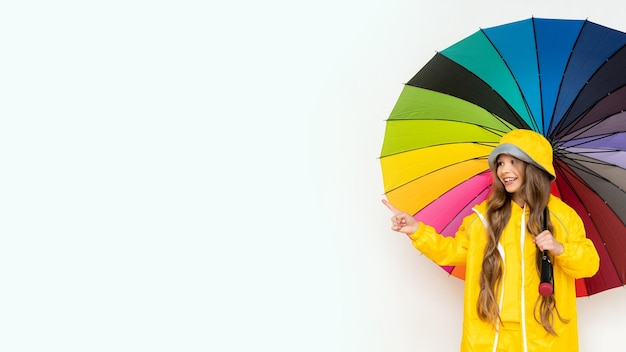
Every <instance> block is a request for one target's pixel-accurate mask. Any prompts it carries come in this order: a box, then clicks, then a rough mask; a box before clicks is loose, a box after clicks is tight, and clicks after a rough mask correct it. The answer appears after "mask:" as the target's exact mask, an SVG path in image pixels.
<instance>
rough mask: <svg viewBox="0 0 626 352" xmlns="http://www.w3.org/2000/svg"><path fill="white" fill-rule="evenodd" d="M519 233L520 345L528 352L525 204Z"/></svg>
mask: <svg viewBox="0 0 626 352" xmlns="http://www.w3.org/2000/svg"><path fill="white" fill-rule="evenodd" d="M521 226H522V228H521V231H520V232H521V233H520V248H521V255H522V285H521V298H522V299H521V303H522V307H521V309H522V345H523V346H524V352H528V341H527V339H526V297H525V294H524V283H525V282H526V281H525V278H524V275H525V270H524V269H525V266H524V244H525V243H526V204H524V207H523V208H522V224H521Z"/></svg>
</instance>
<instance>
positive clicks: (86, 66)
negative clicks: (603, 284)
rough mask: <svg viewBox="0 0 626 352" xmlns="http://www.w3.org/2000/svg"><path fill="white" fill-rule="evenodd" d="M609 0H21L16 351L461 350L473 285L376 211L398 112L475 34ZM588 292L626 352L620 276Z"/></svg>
mask: <svg viewBox="0 0 626 352" xmlns="http://www.w3.org/2000/svg"><path fill="white" fill-rule="evenodd" d="M6 3H8V2H6ZM505 4H506V5H505ZM613 4H615V2H614V1H608V0H607V1H598V0H596V1H588V0H587V1H525V2H515V3H511V4H509V3H507V2H502V1H461V0H458V1H446V0H441V1H437V2H434V1H423V0H419V1H415V0H412V1H401V0H392V1H389V0H370V1H367V0H366V1H363V0H360V1H356V0H340V1H336V0H319V1H315V2H295V1H287V0H283V1H280V0H269V1H262V2H261V1H252V0H246V1H232V2H224V3H218V2H215V3H212V2H207V1H185V0H180V1H139V0H127V1H100V2H94V1H91V2H86V1H67V0H65V1H55V2H48V1H20V2H17V1H16V2H13V3H12V5H6V4H3V5H2V7H1V8H0V48H1V49H0V50H1V53H2V54H1V55H0V63H1V65H0V72H1V74H0V87H1V91H0V102H1V103H0V109H1V110H0V121H1V123H0V156H1V159H0V162H1V164H0V169H1V172H0V185H1V187H0V190H1V193H0V206H1V208H0V239H1V242H0V350H2V351H7V352H12V351H66V352H68V351H261V350H263V351H316V352H317V351H355V352H357V351H358V352H369V351H372V352H374V351H376V352H379V351H455V350H458V344H459V341H460V337H461V330H460V327H461V315H462V311H461V305H462V286H463V283H462V281H460V280H458V279H456V278H452V277H448V276H447V275H446V274H445V273H444V272H443V270H441V269H440V268H439V267H437V266H436V265H434V264H433V263H432V262H430V261H429V260H428V259H426V258H425V257H423V256H421V255H420V254H419V253H418V252H417V251H415V250H414V249H413V248H412V247H411V245H410V242H409V241H408V239H407V238H406V237H405V236H402V235H398V234H396V233H393V232H392V231H390V230H389V217H390V214H389V212H388V211H387V209H386V208H384V207H383V206H382V204H381V203H380V199H382V197H383V189H382V178H381V172H380V166H379V163H378V159H377V157H378V154H379V152H380V148H381V146H382V138H383V133H384V128H385V125H384V120H385V119H386V118H387V116H388V114H389V113H390V111H391V109H392V108H393V105H394V104H395V101H396V99H397V97H398V95H399V93H400V91H401V89H402V87H403V84H404V83H405V82H406V81H408V80H409V79H410V78H411V77H412V76H413V75H414V74H415V73H416V72H417V71H418V70H419V68H421V67H422V66H423V65H424V64H425V63H426V62H427V61H428V60H429V59H430V58H431V57H432V56H433V55H434V54H435V52H436V51H437V50H442V49H444V48H446V47H448V46H449V45H451V44H453V43H455V42H456V41H458V40H461V39H462V38H464V37H466V36H468V35H470V34H472V33H474V32H475V31H476V30H478V29H479V28H481V27H483V28H486V27H490V26H494V25H499V24H503V23H507V22H511V21H517V20H521V19H526V18H529V17H531V16H535V17H554V18H570V19H585V18H588V19H589V20H591V21H593V22H596V23H599V24H603V25H605V26H608V27H612V28H616V29H619V30H622V31H625V30H626V24H624V21H623V12H624V11H623V9H616V8H615V7H614V5H613ZM578 306H579V318H580V329H579V330H580V345H581V350H582V351H622V350H623V349H624V347H623V346H621V344H623V332H624V329H625V328H626V292H624V290H623V289H621V288H618V289H614V290H611V291H608V292H606V293H603V294H599V295H596V296H592V297H591V298H585V299H580V300H579V301H578Z"/></svg>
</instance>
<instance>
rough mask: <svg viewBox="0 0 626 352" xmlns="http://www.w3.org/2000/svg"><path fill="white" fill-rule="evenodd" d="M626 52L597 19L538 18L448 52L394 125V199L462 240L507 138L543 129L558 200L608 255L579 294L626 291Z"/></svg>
mask: <svg viewBox="0 0 626 352" xmlns="http://www.w3.org/2000/svg"><path fill="white" fill-rule="evenodd" d="M625 45H626V33H623V32H620V31H617V30H614V29H610V28H607V27H605V26H602V25H599V24H596V23H593V22H590V21H587V20H562V19H540V18H530V19H526V20H522V21H518V22H513V23H508V24H504V25H500V26H496V27H492V28H486V29H481V30H479V31H477V32H475V33H474V34H472V35H470V36H469V37H467V38H465V39H463V40H461V41H459V42H457V43H456V44H454V45H452V46H450V47H449V48H447V49H445V50H443V51H441V52H438V53H437V54H436V55H435V56H434V57H433V58H432V59H431V60H430V61H429V62H428V63H427V64H426V65H425V66H424V67H423V68H422V69H421V70H419V72H418V73H417V74H416V75H415V76H414V77H413V78H411V79H410V80H409V81H408V83H407V84H406V85H405V87H404V89H403V90H402V93H401V94H400V97H399V98H398V101H397V103H396V105H395V107H394V109H393V111H392V112H391V115H390V117H389V119H388V120H387V122H386V129H385V137H384V141H383V146H382V152H381V156H380V162H381V167H382V173H383V183H384V188H385V194H386V196H387V198H388V199H389V200H390V202H391V203H393V204H394V205H396V206H397V207H398V208H399V209H402V210H404V211H406V212H407V213H409V214H413V215H414V218H415V219H417V220H421V221H424V222H425V223H427V224H430V225H432V226H434V227H435V228H436V229H437V230H438V231H439V232H440V233H442V234H443V235H444V236H454V233H455V231H456V229H457V228H458V226H459V225H460V223H461V220H462V219H463V217H465V216H467V215H469V214H470V212H471V207H472V206H473V205H475V204H477V203H479V202H481V201H483V200H484V199H486V197H487V195H488V193H489V187H490V184H491V181H492V176H491V174H490V172H489V166H488V164H487V156H488V155H489V153H490V152H491V150H492V149H493V148H494V147H495V146H496V145H497V143H498V141H499V140H500V137H501V136H502V135H504V134H505V133H507V132H508V131H510V130H512V129H517V128H524V129H531V130H534V131H536V132H539V133H541V134H543V135H544V136H545V137H546V138H547V139H548V140H550V141H551V143H552V144H553V147H554V167H555V170H556V174H557V179H556V181H555V182H554V183H553V187H552V193H553V194H555V195H557V196H558V197H560V198H561V199H563V200H564V201H565V202H566V203H567V204H569V205H570V206H571V207H572V208H574V209H575V210H576V211H577V212H578V214H579V215H580V217H581V218H582V219H583V222H584V224H585V228H586V231H587V237H589V238H590V239H591V240H592V241H593V243H594V244H595V246H596V248H597V250H598V253H599V255H600V270H599V272H598V274H596V275H595V276H594V277H591V278H588V279H584V280H578V281H577V296H579V297H581V296H588V295H591V294H594V293H598V292H601V291H604V290H607V289H610V288H614V287H618V286H622V285H624V284H626V226H625V225H624V224H625V223H626V191H625V189H626V112H625V111H626V46H625ZM445 269H446V270H447V271H448V272H449V273H451V274H453V275H454V276H457V277H460V278H463V277H464V268H461V267H456V268H453V267H446V268H445Z"/></svg>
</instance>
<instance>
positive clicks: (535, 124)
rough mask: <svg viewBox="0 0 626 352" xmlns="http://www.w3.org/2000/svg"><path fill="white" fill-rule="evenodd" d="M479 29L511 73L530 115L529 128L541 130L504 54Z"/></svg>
mask: <svg viewBox="0 0 626 352" xmlns="http://www.w3.org/2000/svg"><path fill="white" fill-rule="evenodd" d="M533 28H534V25H533ZM480 31H481V32H482V33H483V35H484V36H485V38H486V39H487V40H488V41H489V44H491V46H492V47H493V49H494V50H495V51H496V52H497V53H498V55H499V56H500V59H502V63H503V64H504V66H506V68H507V70H509V73H510V74H511V77H512V78H513V81H515V85H516V86H517V91H518V92H519V93H520V95H521V96H522V102H524V107H525V108H526V112H527V113H528V116H530V123H531V124H532V126H531V129H533V128H534V130H535V131H541V130H540V129H539V127H538V126H537V121H535V117H534V116H533V112H532V111H531V110H530V107H529V106H528V101H527V99H526V97H525V96H524V92H523V91H522V88H521V87H520V85H519V82H518V81H517V78H516V77H515V75H514V74H513V71H512V70H511V67H510V66H509V64H508V63H507V61H506V59H505V58H504V56H502V53H501V52H500V50H499V49H498V48H497V47H496V46H495V44H494V43H493V42H492V41H491V38H489V36H488V35H487V33H485V31H484V30H483V29H482V28H481V29H480ZM536 49H537V43H535V51H537V50H536Z"/></svg>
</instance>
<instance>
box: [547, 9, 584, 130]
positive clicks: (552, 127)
mask: <svg viewBox="0 0 626 352" xmlns="http://www.w3.org/2000/svg"><path fill="white" fill-rule="evenodd" d="M587 23H589V20H587V19H585V22H583V25H582V26H581V27H580V30H579V32H578V36H577V37H576V41H575V42H574V45H573V46H572V50H571V51H570V53H569V56H568V58H567V64H565V69H564V70H563V76H562V77H561V82H559V90H558V91H557V93H556V100H555V101H554V106H553V109H552V116H550V125H549V126H548V131H546V136H547V135H550V136H556V135H557V134H558V133H559V127H560V125H561V122H560V121H559V123H557V124H556V125H554V124H553V122H554V117H555V114H556V108H557V107H558V106H559V100H561V89H563V81H564V80H565V74H566V73H567V69H568V68H569V64H570V63H571V60H572V54H573V53H574V50H576V46H577V45H578V41H579V40H580V36H581V35H582V33H583V31H584V30H585V27H586V26H587ZM574 100H576V99H574ZM565 115H567V112H566V113H565V114H564V116H565ZM561 121H562V120H561Z"/></svg>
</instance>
